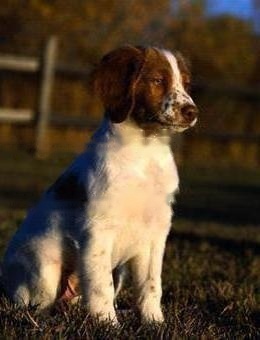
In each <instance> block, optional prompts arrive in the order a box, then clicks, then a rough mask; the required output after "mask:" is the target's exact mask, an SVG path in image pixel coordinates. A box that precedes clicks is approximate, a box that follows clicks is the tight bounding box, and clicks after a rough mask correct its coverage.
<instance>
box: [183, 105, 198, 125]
mask: <svg viewBox="0 0 260 340" xmlns="http://www.w3.org/2000/svg"><path fill="white" fill-rule="evenodd" d="M181 114H182V117H183V118H184V119H185V121H186V122H187V123H192V122H193V121H194V120H195V119H196V118H197V115H198V109H197V107H196V106H195V105H191V104H188V105H184V106H183V107H182V108H181Z"/></svg>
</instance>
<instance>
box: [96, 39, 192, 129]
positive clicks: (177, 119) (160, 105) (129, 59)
mask: <svg viewBox="0 0 260 340" xmlns="http://www.w3.org/2000/svg"><path fill="white" fill-rule="evenodd" d="M189 84H190V74H189V71H188V68H187V66H186V64H185V62H184V59H183V57H182V56H181V55H180V54H178V53H177V54H172V53H171V52H169V51H166V50H162V49H158V48H154V47H147V48H145V47H133V46H125V47H121V48H119V49H117V50H114V51H112V52H111V53H109V54H107V55H105V56H104V57H103V59H102V60H101V62H100V64H99V66H98V67H97V69H96V70H95V72H94V87H95V90H96V92H97V93H98V94H99V96H100V98H101V100H102V102H103V104H104V107H105V112H106V115H107V116H108V117H109V118H110V120H111V121H112V122H113V123H121V122H123V121H125V120H127V119H128V120H131V121H134V122H135V123H136V124H137V125H138V126H139V127H141V128H143V129H147V130H149V129H150V130H158V129H169V130H174V131H183V130H186V129H187V128H189V127H191V126H193V125H195V123H196V120H197V108H196V106H195V104H194V102H193V100H192V99H191V97H190V96H189V94H188V87H189Z"/></svg>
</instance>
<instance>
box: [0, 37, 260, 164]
mask: <svg viewBox="0 0 260 340" xmlns="http://www.w3.org/2000/svg"><path fill="white" fill-rule="evenodd" d="M57 55H58V39H57V37H55V36H52V37H50V38H49V40H48V41H47V43H46V45H45V48H44V49H43V51H42V55H41V57H39V58H32V57H24V56H14V55H3V54H0V71H1V70H2V71H11V72H15V73H37V74H38V75H39V77H38V79H39V86H38V88H39V90H38V100H37V106H36V109H35V110H33V109H12V108H5V107H2V108H0V122H3V123H15V124H28V123H31V124H35V152H36V155H37V156H38V157H40V158H43V157H45V156H46V154H47V153H48V143H47V141H46V135H47V130H48V127H49V126H50V125H52V124H57V125H65V126H66V125H70V126H76V127H91V128H92V127H94V126H96V125H97V122H95V121H94V120H93V119H82V117H80V118H78V117H67V116H66V117H65V116H61V115H54V114H53V112H52V106H51V93H52V91H53V83H54V78H55V74H64V75H67V76H70V77H75V78H76V79H86V78H87V76H88V75H89V69H88V68H87V67H86V68H83V67H80V66H75V65H74V66H72V65H67V64H60V63H57ZM195 91H207V92H209V93H210V92H212V93H213V92H214V95H227V94H228V96H230V97H235V98H240V99H241V98H242V99H243V100H250V101H251V100H256V101H259V102H260V89H257V88H241V87H230V86H225V85H222V84H220V85H219V84H208V83H207V84H205V83H203V82H200V81H199V82H197V83H195ZM200 136H201V137H202V138H209V139H216V140H230V139H238V140H243V139H244V140H247V141H257V142H258V141H260V135H258V134H254V135H252V134H250V135H248V134H232V133H230V134H221V133H219V134H209V133H200Z"/></svg>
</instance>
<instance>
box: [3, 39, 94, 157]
mask: <svg viewBox="0 0 260 340" xmlns="http://www.w3.org/2000/svg"><path fill="white" fill-rule="evenodd" d="M57 54H58V39H57V37H56V36H52V37H50V39H49V40H48V41H47V43H46V45H45V48H44V50H43V53H42V56H41V57H39V58H30V57H22V56H13V55H1V54H0V70H8V71H12V72H19V73H21V72H22V73H38V74H39V92H38V100H37V107H36V109H35V110H33V109H11V108H6V107H5V108H3V107H2V108H0V123H1V122H2V123H15V124H18V123H32V124H34V125H35V152H36V156H37V157H39V158H44V157H45V156H46V155H47V153H48V149H47V148H48V143H46V133H47V130H48V127H49V125H50V124H51V123H52V122H53V120H54V121H55V117H51V112H52V107H51V94H52V91H53V84H54V78H55V73H63V74H66V75H72V76H75V77H77V78H83V77H84V78H86V77H87V76H88V73H89V72H88V71H86V69H83V68H80V67H77V66H76V67H72V66H70V65H66V64H57ZM56 120H57V117H56ZM62 120H63V121H62V123H63V124H64V123H65V124H66V122H67V123H68V124H76V125H77V124H79V119H77V118H75V119H73V118H72V119H67V120H66V118H64V119H62ZM82 123H83V124H84V123H85V125H88V121H86V122H82V119H80V124H82Z"/></svg>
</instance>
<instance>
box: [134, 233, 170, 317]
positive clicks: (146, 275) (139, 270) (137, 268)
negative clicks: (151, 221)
mask: <svg viewBox="0 0 260 340" xmlns="http://www.w3.org/2000/svg"><path fill="white" fill-rule="evenodd" d="M165 238H166V237H165ZM165 238H163V239H161V240H156V242H155V241H152V242H151V243H150V242H149V244H146V245H144V246H143V249H142V253H141V254H139V255H138V256H136V257H135V258H133V259H132V261H131V266H132V272H133V279H134V283H135V286H136V293H137V304H138V307H139V309H140V312H141V315H142V317H143V319H144V320H145V321H147V322H152V321H155V322H163V320H164V318H163V314H162V310H161V295H162V288H161V271H162V260H163V254H164V247H165Z"/></svg>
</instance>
